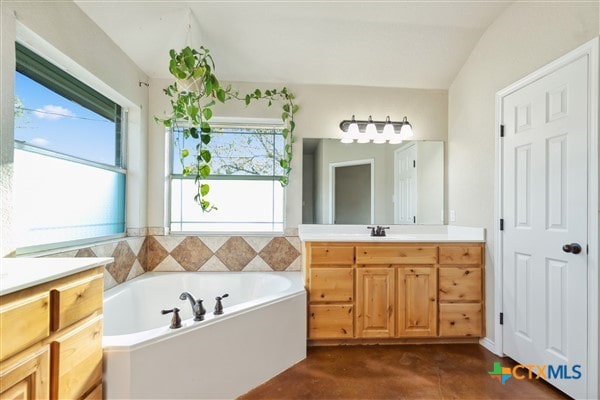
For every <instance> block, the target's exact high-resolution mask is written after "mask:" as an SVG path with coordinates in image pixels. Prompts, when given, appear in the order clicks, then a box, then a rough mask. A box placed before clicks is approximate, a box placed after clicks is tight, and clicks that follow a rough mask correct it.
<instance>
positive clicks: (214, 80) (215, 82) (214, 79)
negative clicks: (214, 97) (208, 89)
mask: <svg viewBox="0 0 600 400" xmlns="http://www.w3.org/2000/svg"><path fill="white" fill-rule="evenodd" d="M210 83H211V84H212V86H213V89H215V90H217V89H218V88H219V80H218V79H217V77H216V76H215V75H214V74H211V75H210Z"/></svg>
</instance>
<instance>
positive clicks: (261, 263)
mask: <svg viewBox="0 0 600 400" xmlns="http://www.w3.org/2000/svg"><path fill="white" fill-rule="evenodd" d="M242 271H244V272H251V271H268V272H273V269H272V268H271V267H269V264H267V263H266V262H265V260H263V259H262V258H260V257H259V256H256V257H254V258H253V259H252V260H250V262H249V263H248V265H246V266H245V267H244V269H243V270H242Z"/></svg>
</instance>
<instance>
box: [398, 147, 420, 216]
mask: <svg viewBox="0 0 600 400" xmlns="http://www.w3.org/2000/svg"><path fill="white" fill-rule="evenodd" d="M416 160H417V147H416V146H415V145H414V144H412V145H409V146H407V147H402V148H400V149H398V150H396V152H395V153H394V164H395V169H396V173H395V177H394V179H395V185H396V186H395V191H396V193H395V196H394V197H395V202H396V204H395V206H394V223H396V224H416V223H417V166H416Z"/></svg>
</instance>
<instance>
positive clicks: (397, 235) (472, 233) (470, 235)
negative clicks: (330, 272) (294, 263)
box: [298, 225, 485, 243]
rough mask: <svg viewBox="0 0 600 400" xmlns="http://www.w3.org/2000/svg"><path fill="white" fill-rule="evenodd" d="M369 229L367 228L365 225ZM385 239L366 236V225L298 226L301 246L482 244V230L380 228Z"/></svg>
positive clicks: (418, 227) (431, 226)
mask: <svg viewBox="0 0 600 400" xmlns="http://www.w3.org/2000/svg"><path fill="white" fill-rule="evenodd" d="M368 226H371V225H368ZM384 226H386V227H387V226H389V227H390V229H386V236H381V237H374V236H371V235H370V233H371V232H370V230H369V229H367V225H299V226H298V236H300V240H302V241H303V242H402V243H405V242H414V243H417V242H419V243H421V242H485V229H484V228H472V227H466V226H455V225H384Z"/></svg>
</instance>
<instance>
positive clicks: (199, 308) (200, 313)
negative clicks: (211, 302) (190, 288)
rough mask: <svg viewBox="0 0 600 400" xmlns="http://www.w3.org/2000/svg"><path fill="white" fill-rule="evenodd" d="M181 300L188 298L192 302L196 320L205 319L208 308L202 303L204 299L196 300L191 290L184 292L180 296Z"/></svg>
mask: <svg viewBox="0 0 600 400" xmlns="http://www.w3.org/2000/svg"><path fill="white" fill-rule="evenodd" d="M179 299H180V300H185V299H188V300H189V301H190V304H191V305H192V312H193V313H194V321H202V320H203V319H204V314H206V309H205V308H204V306H203V305H202V300H196V299H195V298H194V296H192V294H191V293H190V292H183V293H181V295H180V296H179Z"/></svg>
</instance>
